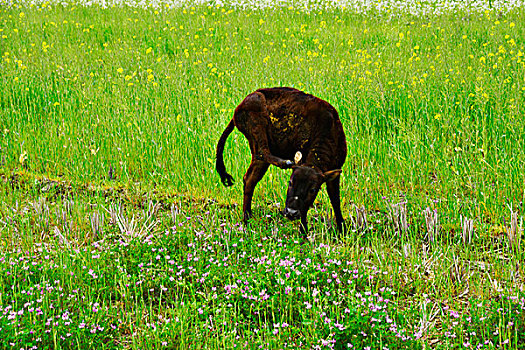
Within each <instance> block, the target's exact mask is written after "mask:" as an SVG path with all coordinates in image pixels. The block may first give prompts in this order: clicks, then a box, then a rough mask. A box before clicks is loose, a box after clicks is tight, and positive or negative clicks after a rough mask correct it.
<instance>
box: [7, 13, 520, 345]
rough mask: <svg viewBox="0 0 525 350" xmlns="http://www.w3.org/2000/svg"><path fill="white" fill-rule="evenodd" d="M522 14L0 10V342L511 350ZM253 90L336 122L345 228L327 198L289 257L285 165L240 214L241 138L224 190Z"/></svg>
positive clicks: (291, 241) (516, 326)
mask: <svg viewBox="0 0 525 350" xmlns="http://www.w3.org/2000/svg"><path fill="white" fill-rule="evenodd" d="M524 23H525V21H523V11H522V10H520V11H518V12H511V13H508V14H505V15H502V14H498V13H496V12H486V13H476V12H472V13H460V14H454V15H452V14H451V15H442V16H435V17H427V18H424V19H423V18H417V17H411V16H409V15H401V14H400V15H391V16H387V15H381V16H380V15H373V14H368V15H361V14H355V13H352V12H349V11H344V10H338V9H334V10H325V11H323V12H320V11H316V12H311V13H306V12H302V11H297V10H292V9H286V8H280V9H266V10H249V9H245V10H241V9H235V8H228V7H224V8H221V7H219V8H211V7H196V8H192V7H188V8H185V9H184V8H177V9H163V10H158V11H157V10H155V9H153V8H148V9H140V8H136V9H134V8H127V7H122V8H120V7H114V8H110V9H102V8H99V7H96V6H93V7H79V6H68V7H61V6H43V7H36V6H21V7H19V6H12V7H7V6H3V7H0V83H1V84H0V176H1V181H0V193H1V194H0V203H1V205H0V249H1V251H2V253H1V255H0V286H3V287H1V290H0V331H1V333H2V334H7V335H6V336H4V337H2V338H1V340H0V347H2V348H17V349H18V348H26V349H27V348H31V347H32V346H37V348H38V349H45V348H46V347H47V348H64V349H67V348H100V349H102V348H133V349H155V348H159V347H162V346H164V347H167V348H174V349H175V348H181V349H185V348H217V349H223V348H234V347H235V346H236V347H237V348H270V349H281V348H290V349H294V348H308V349H309V348H313V347H315V346H320V347H321V348H329V347H331V346H334V347H335V348H337V349H340V348H341V349H342V348H346V343H348V342H349V343H352V344H353V346H354V347H355V348H358V349H359V348H364V347H366V346H370V347H371V348H372V349H382V348H383V346H388V348H390V349H395V348H400V349H401V348H414V349H419V348H423V347H433V348H440V349H450V348H475V347H476V346H478V345H479V344H485V346H484V347H485V348H505V349H523V348H524V346H525V338H524V336H523V334H525V332H524V329H525V328H524V327H525V318H524V316H523V312H524V311H525V304H524V303H525V295H524V293H523V288H524V285H523V278H522V275H523V267H522V261H523V258H524V252H523V248H522V247H521V246H517V245H516V244H514V245H513V244H512V243H511V242H509V239H508V236H507V232H508V231H509V230H510V229H511V228H510V227H511V223H510V219H511V211H512V212H517V213H518V224H519V220H520V219H521V216H520V215H522V210H523V209H522V205H523V204H522V203H523V200H524V196H525V192H524V187H523V183H524V180H525V178H524V175H523V170H522V169H523V168H524V166H525V164H524V160H525V126H524V125H525V124H524V119H523V103H524V102H525V101H524V95H525V82H524V78H523V77H524V76H525V47H524V46H525V43H524V38H525V35H524V34H525V33H524V31H525V24H524ZM271 86H292V87H296V88H299V89H302V90H304V91H306V92H309V93H312V94H314V95H316V96H319V97H321V98H323V99H325V100H327V101H328V102H330V103H331V104H332V105H334V106H335V107H336V108H337V110H338V111H339V114H340V116H341V120H342V122H343V126H344V128H345V132H346V135H347V141H348V150H349V152H348V153H349V155H348V158H347V161H346V163H345V166H344V167H343V179H342V197H343V198H342V200H343V208H344V216H345V218H346V219H347V222H348V225H349V226H350V228H351V229H352V230H351V231H350V232H348V233H347V234H345V235H342V236H341V235H337V234H336V233H335V232H334V231H333V229H332V220H331V214H330V210H331V209H330V206H329V203H328V199H327V196H326V194H325V193H321V194H320V195H319V197H318V200H317V202H316V204H315V205H314V208H312V209H311V211H310V218H309V221H310V223H311V226H312V228H311V231H312V237H311V243H308V244H304V245H301V244H300V243H299V240H300V239H299V235H298V227H297V226H296V224H293V223H290V222H288V221H286V220H285V219H284V218H282V217H281V216H280V214H279V213H278V209H277V208H278V206H277V204H278V203H281V205H282V202H283V196H284V191H285V189H286V183H287V177H288V176H289V173H287V172H286V171H282V170H279V169H271V170H270V171H269V173H268V174H267V175H266V177H265V179H263V181H261V183H260V184H259V186H258V187H257V189H256V195H255V198H254V205H255V219H254V220H253V221H252V223H251V225H250V226H249V227H246V228H245V227H243V225H241V224H240V221H241V217H242V215H241V209H240V206H239V204H240V203H241V201H242V186H241V184H242V175H243V173H244V171H245V169H246V168H247V166H248V162H249V159H250V154H249V149H248V147H247V142H246V141H245V139H244V138H243V136H242V135H241V134H240V133H239V132H235V133H234V134H233V135H232V136H231V137H230V139H229V141H228V143H227V145H226V150H225V160H226V166H227V169H228V171H229V172H231V173H232V175H233V176H234V178H235V179H236V180H237V181H236V185H235V186H234V187H233V188H230V189H226V188H224V187H223V186H222V185H221V184H220V181H219V178H218V176H217V174H216V173H215V170H214V163H215V160H214V155H215V145H216V142H217V141H218V138H219V136H220V134H221V132H222V130H223V128H224V127H225V126H226V124H227V123H228V121H229V120H230V119H231V117H232V113H233V110H234V108H235V107H236V105H237V104H238V103H239V102H240V101H242V99H243V98H244V96H246V95H247V94H248V93H250V92H252V91H253V90H255V89H257V88H260V87H271ZM400 202H406V216H407V223H408V225H409V226H408V228H406V229H399V226H396V224H395V222H396V220H398V219H399V215H395V214H392V209H391V205H393V204H397V203H400ZM356 206H357V207H364V208H365V211H366V214H367V220H368V226H367V227H366V229H364V230H362V229H360V228H359V227H358V226H357V225H354V224H352V220H353V219H352V218H353V217H355V216H356V215H355V207H356ZM119 208H120V209H119ZM175 208H177V210H175ZM426 208H430V210H435V211H436V212H437V214H438V219H439V222H440V227H439V229H438V231H437V235H436V236H435V237H432V236H429V234H428V232H427V231H428V229H427V226H426V222H425V217H424V214H423V211H424V210H425V209H426ZM461 216H463V217H466V218H469V219H473V220H474V228H475V229H474V232H475V235H474V239H473V241H472V243H470V244H465V243H464V241H463V240H462V238H461V230H462V227H461V223H460V217H461ZM102 217H104V219H103V222H100V220H102V219H101V218H102ZM97 218H98V219H97ZM518 226H519V225H518ZM521 236H522V232H521V230H518V235H517V237H518V238H517V240H518V241H519V240H520V239H521ZM168 256H169V257H168ZM30 310H31V311H30ZM38 310H40V311H38ZM393 324H395V325H396V327H393ZM333 340H336V342H335V343H332V341H333Z"/></svg>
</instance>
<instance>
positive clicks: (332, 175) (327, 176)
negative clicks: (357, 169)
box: [323, 169, 342, 182]
mask: <svg viewBox="0 0 525 350" xmlns="http://www.w3.org/2000/svg"><path fill="white" fill-rule="evenodd" d="M341 172H342V170H341V169H335V170H330V171H327V172H325V173H324V174H323V178H324V181H327V182H328V181H332V180H335V179H336V178H337V177H338V176H339V175H341Z"/></svg>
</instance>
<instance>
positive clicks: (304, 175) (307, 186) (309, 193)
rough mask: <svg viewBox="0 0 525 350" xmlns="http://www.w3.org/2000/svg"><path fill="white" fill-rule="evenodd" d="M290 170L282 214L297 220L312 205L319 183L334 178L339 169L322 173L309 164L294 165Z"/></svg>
mask: <svg viewBox="0 0 525 350" xmlns="http://www.w3.org/2000/svg"><path fill="white" fill-rule="evenodd" d="M292 170H293V172H292V176H291V177H290V182H289V184H288V191H287V193H286V206H285V208H284V211H283V214H284V216H286V217H287V218H288V219H290V220H297V219H299V218H300V217H301V215H302V214H303V213H304V214H306V212H307V211H308V209H309V208H310V207H311V206H312V204H313V203H314V200H315V197H317V193H318V192H319V189H320V188H321V185H322V184H323V183H324V182H327V181H332V180H334V179H336V178H337V177H338V176H339V174H341V169H337V170H330V171H327V172H324V173H323V172H321V171H319V170H317V169H315V168H312V167H309V166H304V165H294V166H293V167H292Z"/></svg>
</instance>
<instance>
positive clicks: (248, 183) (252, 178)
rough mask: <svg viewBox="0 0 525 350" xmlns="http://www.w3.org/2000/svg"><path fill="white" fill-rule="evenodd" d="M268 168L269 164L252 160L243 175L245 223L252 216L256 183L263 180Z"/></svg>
mask: <svg viewBox="0 0 525 350" xmlns="http://www.w3.org/2000/svg"><path fill="white" fill-rule="evenodd" d="M269 166H270V164H268V163H266V162H263V161H261V160H257V159H253V158H252V162H251V164H250V166H249V167H248V170H247V171H246V174H244V178H243V179H244V198H243V203H242V211H243V216H244V222H245V223H246V221H248V219H250V218H251V216H252V197H253V191H254V189H255V186H257V183H258V182H259V181H260V180H261V179H262V178H263V176H264V174H265V173H266V170H268V167H269Z"/></svg>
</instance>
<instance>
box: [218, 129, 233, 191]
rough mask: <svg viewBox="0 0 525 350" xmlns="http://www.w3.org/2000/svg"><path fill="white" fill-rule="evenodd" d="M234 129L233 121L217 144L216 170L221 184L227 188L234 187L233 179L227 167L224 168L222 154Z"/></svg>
mask: <svg viewBox="0 0 525 350" xmlns="http://www.w3.org/2000/svg"><path fill="white" fill-rule="evenodd" d="M234 128H235V124H234V122H233V119H232V120H231V121H230V123H229V124H228V126H227V127H226V129H224V131H223V132H222V135H221V138H220V139H219V143H217V156H216V160H215V169H216V170H217V172H218V173H219V176H220V177H221V182H222V183H223V184H224V186H227V187H228V186H231V185H233V177H232V176H231V175H230V174H228V173H227V172H226V167H225V166H224V159H223V157H222V153H223V152H224V145H225V144H226V139H227V138H228V136H230V134H231V133H232V131H233V129H234Z"/></svg>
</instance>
